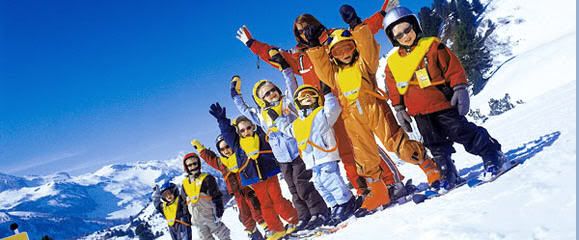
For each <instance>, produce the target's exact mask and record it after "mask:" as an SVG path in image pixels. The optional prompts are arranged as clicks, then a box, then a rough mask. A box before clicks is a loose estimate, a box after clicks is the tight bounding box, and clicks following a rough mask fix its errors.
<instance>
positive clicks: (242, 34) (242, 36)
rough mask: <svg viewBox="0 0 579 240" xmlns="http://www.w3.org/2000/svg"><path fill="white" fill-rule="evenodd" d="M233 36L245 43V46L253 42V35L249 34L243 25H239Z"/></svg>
mask: <svg viewBox="0 0 579 240" xmlns="http://www.w3.org/2000/svg"><path fill="white" fill-rule="evenodd" d="M235 37H236V38H237V39H239V41H241V42H242V43H243V44H245V46H248V47H249V46H250V44H251V42H253V37H252V36H251V33H250V32H249V29H247V27H246V26H245V25H243V26H241V27H240V28H239V29H238V30H237V34H236V35H235ZM250 40H251V41H250Z"/></svg>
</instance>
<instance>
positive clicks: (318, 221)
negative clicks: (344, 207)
mask: <svg viewBox="0 0 579 240" xmlns="http://www.w3.org/2000/svg"><path fill="white" fill-rule="evenodd" d="M328 217H329V216H328V214H326V215H324V214H318V215H314V216H313V217H312V218H310V221H309V222H308V224H307V226H306V227H305V229H306V230H314V229H316V228H318V227H321V226H322V225H324V224H325V223H326V222H327V221H328Z"/></svg>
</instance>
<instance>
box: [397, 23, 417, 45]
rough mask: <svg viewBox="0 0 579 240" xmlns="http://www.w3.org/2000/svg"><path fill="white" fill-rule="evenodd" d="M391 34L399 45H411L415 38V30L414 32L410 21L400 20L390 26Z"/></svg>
mask: <svg viewBox="0 0 579 240" xmlns="http://www.w3.org/2000/svg"><path fill="white" fill-rule="evenodd" d="M392 36H394V39H396V41H398V43H400V45H402V46H412V44H413V43H414V40H415V39H416V32H414V28H412V25H410V23H407V22H402V23H399V24H396V26H394V27H393V28H392Z"/></svg>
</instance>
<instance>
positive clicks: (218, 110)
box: [209, 102, 226, 119]
mask: <svg viewBox="0 0 579 240" xmlns="http://www.w3.org/2000/svg"><path fill="white" fill-rule="evenodd" d="M209 114H211V115H212V116H213V117H215V118H216V119H224V118H226V117H225V116H226V113H225V108H224V107H221V105H219V103H218V102H217V103H214V104H211V106H210V107H209Z"/></svg>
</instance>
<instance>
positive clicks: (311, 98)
mask: <svg viewBox="0 0 579 240" xmlns="http://www.w3.org/2000/svg"><path fill="white" fill-rule="evenodd" d="M318 97H319V95H318V93H317V92H316V91H314V90H312V89H304V90H302V91H300V92H299V93H298V94H297V99H298V101H299V103H300V105H302V106H303V107H309V106H312V105H313V104H314V103H316V102H317V100H318V99H317V98H318Z"/></svg>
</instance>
